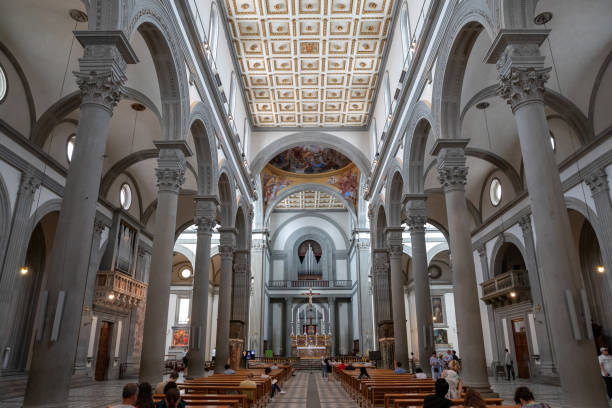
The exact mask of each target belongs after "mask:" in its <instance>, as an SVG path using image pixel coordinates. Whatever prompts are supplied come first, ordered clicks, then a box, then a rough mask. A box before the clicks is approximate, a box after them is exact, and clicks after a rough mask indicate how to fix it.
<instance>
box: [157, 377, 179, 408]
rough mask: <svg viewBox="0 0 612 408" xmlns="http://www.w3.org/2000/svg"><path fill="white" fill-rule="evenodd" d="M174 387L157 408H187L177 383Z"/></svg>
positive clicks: (171, 387) (166, 393)
mask: <svg viewBox="0 0 612 408" xmlns="http://www.w3.org/2000/svg"><path fill="white" fill-rule="evenodd" d="M173 385H174V386H170V388H169V389H168V391H167V392H165V393H164V399H163V400H161V401H159V402H158V403H157V405H156V408H185V406H186V404H185V401H183V400H181V393H180V392H179V389H178V387H177V386H176V383H173Z"/></svg>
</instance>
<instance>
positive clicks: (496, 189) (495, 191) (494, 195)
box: [489, 178, 502, 207]
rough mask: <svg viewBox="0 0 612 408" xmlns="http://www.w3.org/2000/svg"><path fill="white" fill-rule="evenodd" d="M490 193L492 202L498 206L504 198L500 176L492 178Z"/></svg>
mask: <svg viewBox="0 0 612 408" xmlns="http://www.w3.org/2000/svg"><path fill="white" fill-rule="evenodd" d="M489 195H490V198H491V204H493V206H494V207H497V206H498V205H499V203H500V202H501V199H502V186H501V183H500V182H499V179H498V178H494V179H493V180H491V186H490V187H489Z"/></svg>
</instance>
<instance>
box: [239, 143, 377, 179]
mask: <svg viewBox="0 0 612 408" xmlns="http://www.w3.org/2000/svg"><path fill="white" fill-rule="evenodd" d="M271 144H272V145H273V146H274V147H273V148H272V146H270V144H269V145H267V146H264V148H263V149H262V150H261V151H260V152H259V153H258V154H257V156H255V158H254V159H253V160H252V162H251V169H252V173H253V174H259V173H260V172H261V170H263V168H264V166H265V165H266V163H268V162H269V161H270V160H272V159H273V158H274V157H275V156H276V155H277V154H279V153H281V152H283V151H285V150H287V149H291V148H292V147H296V146H300V145H307V144H316V145H320V146H323V147H327V148H329V149H334V150H337V151H339V152H340V153H342V154H343V155H345V156H346V157H348V158H349V159H351V161H352V162H353V163H355V164H356V165H357V167H358V168H359V171H360V172H361V173H363V174H365V175H366V176H369V175H370V163H369V161H368V159H367V157H365V155H364V154H363V153H362V152H361V151H360V150H359V148H357V147H355V146H354V145H352V144H351V143H349V142H347V141H346V140H343V139H341V138H339V137H338V136H334V135H332V134H329V133H324V132H308V133H292V134H290V135H287V136H284V137H281V138H280V139H278V140H275V141H274V142H273V143H271Z"/></svg>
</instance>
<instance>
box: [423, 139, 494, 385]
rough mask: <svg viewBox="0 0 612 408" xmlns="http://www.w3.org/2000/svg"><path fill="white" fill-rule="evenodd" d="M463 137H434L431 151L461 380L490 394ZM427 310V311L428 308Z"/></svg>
mask: <svg viewBox="0 0 612 408" xmlns="http://www.w3.org/2000/svg"><path fill="white" fill-rule="evenodd" d="M467 144H468V140H466V139H437V140H436V143H435V145H434V147H433V151H432V155H433V156H438V174H439V180H440V183H441V184H442V186H443V187H444V195H445V199H446V213H447V217H448V232H449V236H450V243H449V247H450V258H451V268H452V271H453V289H454V294H455V311H456V320H457V337H458V338H459V350H460V351H461V361H462V365H463V367H462V368H461V377H462V379H463V383H464V384H465V385H467V386H469V387H474V388H476V389H478V390H479V391H480V393H481V394H482V393H484V394H487V395H490V394H492V391H491V388H490V386H489V379H488V376H487V366H486V360H485V349H484V340H483V338H482V322H481V320H480V305H479V304H478V302H479V300H478V290H477V288H476V272H475V269H474V256H473V248H472V239H471V234H470V223H469V220H470V213H469V211H468V208H467V203H466V198H465V183H466V178H467V172H468V168H467V167H466V166H465V152H464V149H465V147H466V146H467ZM430 313H431V311H430Z"/></svg>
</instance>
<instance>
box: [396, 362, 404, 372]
mask: <svg viewBox="0 0 612 408" xmlns="http://www.w3.org/2000/svg"><path fill="white" fill-rule="evenodd" d="M406 373H407V371H406V370H405V369H404V368H403V367H402V362H401V361H398V362H397V364H396V369H395V374H406Z"/></svg>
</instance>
